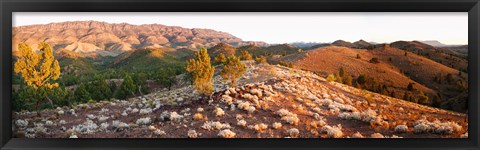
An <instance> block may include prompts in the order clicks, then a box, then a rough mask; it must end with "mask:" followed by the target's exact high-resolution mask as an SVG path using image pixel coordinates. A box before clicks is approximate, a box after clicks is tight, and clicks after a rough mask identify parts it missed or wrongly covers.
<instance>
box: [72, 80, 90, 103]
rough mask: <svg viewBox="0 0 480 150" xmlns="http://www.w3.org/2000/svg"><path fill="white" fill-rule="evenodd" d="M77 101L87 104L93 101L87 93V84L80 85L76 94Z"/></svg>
mask: <svg viewBox="0 0 480 150" xmlns="http://www.w3.org/2000/svg"><path fill="white" fill-rule="evenodd" d="M74 97H75V101H76V102H80V103H85V102H87V101H88V100H89V99H92V97H91V95H90V93H89V92H88V91H87V88H86V86H85V84H83V83H81V84H80V85H78V87H77V89H76V90H75V93H74Z"/></svg>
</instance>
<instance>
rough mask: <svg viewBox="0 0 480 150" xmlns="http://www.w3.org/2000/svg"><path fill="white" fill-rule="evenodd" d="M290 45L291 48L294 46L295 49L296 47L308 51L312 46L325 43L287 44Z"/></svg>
mask: <svg viewBox="0 0 480 150" xmlns="http://www.w3.org/2000/svg"><path fill="white" fill-rule="evenodd" d="M289 44H290V45H292V46H295V47H298V48H302V49H308V48H310V47H312V46H314V45H318V44H325V43H319V42H293V43H289Z"/></svg>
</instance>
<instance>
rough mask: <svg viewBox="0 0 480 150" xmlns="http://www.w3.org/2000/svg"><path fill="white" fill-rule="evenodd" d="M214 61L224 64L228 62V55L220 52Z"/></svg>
mask: <svg viewBox="0 0 480 150" xmlns="http://www.w3.org/2000/svg"><path fill="white" fill-rule="evenodd" d="M213 61H214V62H215V63H217V64H224V63H225V62H227V57H225V55H224V54H223V53H220V54H218V55H217V57H215V58H214V59H213Z"/></svg>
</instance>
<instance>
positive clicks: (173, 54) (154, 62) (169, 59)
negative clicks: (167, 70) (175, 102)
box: [108, 48, 187, 71]
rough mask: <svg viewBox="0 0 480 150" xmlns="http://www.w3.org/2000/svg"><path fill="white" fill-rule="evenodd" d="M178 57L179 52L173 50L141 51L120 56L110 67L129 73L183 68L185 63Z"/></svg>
mask: <svg viewBox="0 0 480 150" xmlns="http://www.w3.org/2000/svg"><path fill="white" fill-rule="evenodd" d="M178 55H179V54H178V52H177V51H176V50H175V49H171V48H156V49H140V50H135V51H130V52H127V53H123V54H121V55H119V56H118V57H116V59H115V60H114V61H113V62H112V63H111V64H109V65H108V66H109V67H113V68H117V69H124V70H129V71H141V70H143V71H145V70H155V69H159V68H162V67H173V66H183V65H184V63H185V61H184V60H181V59H180V57H178ZM185 57H187V56H185Z"/></svg>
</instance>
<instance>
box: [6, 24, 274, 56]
mask: <svg viewBox="0 0 480 150" xmlns="http://www.w3.org/2000/svg"><path fill="white" fill-rule="evenodd" d="M12 39H13V45H18V43H20V42H26V43H27V44H30V45H31V46H32V47H36V44H38V43H39V42H47V43H49V44H51V45H52V47H54V50H57V49H60V48H64V49H67V50H71V51H74V52H78V53H92V52H96V51H99V50H103V51H106V52H110V53H105V52H104V53H100V54H103V55H119V54H120V53H122V52H124V51H131V50H135V49H147V48H162V47H171V48H176V49H181V48H187V49H198V48H200V47H201V46H204V47H212V46H214V45H216V44H217V43H221V42H224V43H228V44H231V45H233V46H235V47H238V46H243V45H249V44H256V45H261V46H266V45H267V44H266V43H264V42H253V41H242V40H241V39H239V38H237V37H235V36H233V35H231V34H228V33H225V32H220V31H215V30H211V29H197V28H193V29H188V28H182V27H176V26H165V25H161V24H146V25H131V24H126V23H121V24H113V23H112V24H111V23H106V22H98V21H73V22H62V23H50V24H42V25H29V26H20V27H14V28H13V35H12ZM13 51H16V46H14V47H13Z"/></svg>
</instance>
